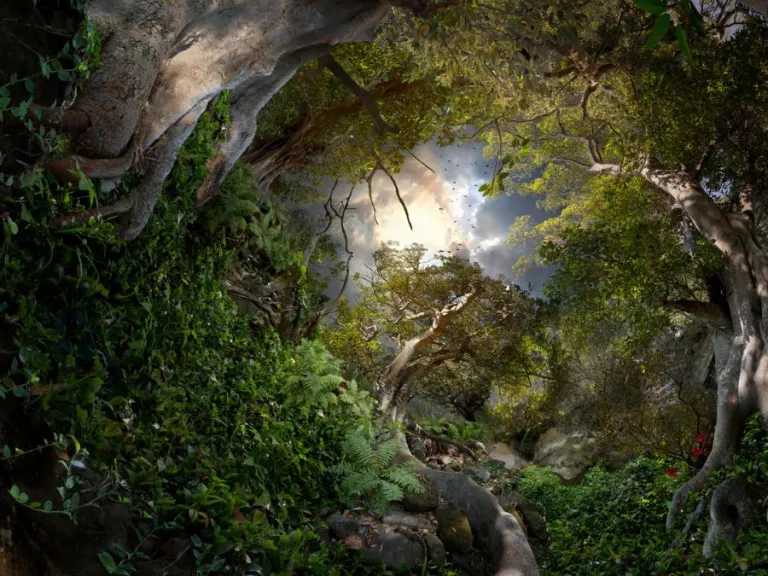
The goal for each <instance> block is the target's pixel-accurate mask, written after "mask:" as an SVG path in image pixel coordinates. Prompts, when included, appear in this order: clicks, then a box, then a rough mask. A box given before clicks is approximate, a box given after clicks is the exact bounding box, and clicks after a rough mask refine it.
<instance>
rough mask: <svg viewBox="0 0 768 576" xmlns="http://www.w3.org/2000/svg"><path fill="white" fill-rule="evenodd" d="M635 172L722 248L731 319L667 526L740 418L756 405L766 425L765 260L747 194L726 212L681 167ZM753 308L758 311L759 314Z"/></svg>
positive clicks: (720, 456) (723, 461)
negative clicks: (706, 414)
mask: <svg viewBox="0 0 768 576" xmlns="http://www.w3.org/2000/svg"><path fill="white" fill-rule="evenodd" d="M641 174H642V175H643V176H644V177H645V178H646V179H647V180H648V181H649V182H651V183H652V184H654V185H656V186H657V187H659V188H660V189H661V190H663V191H665V192H666V193H667V194H669V195H670V196H672V197H673V198H674V199H675V200H676V201H677V202H678V203H679V204H680V205H681V206H682V207H683V209H684V210H685V211H686V213H687V214H688V216H689V217H690V218H691V221H692V222H693V223H694V225H695V226H696V227H697V228H698V230H699V231H700V232H701V233H702V235H704V236H705V237H706V238H708V239H709V240H710V241H711V242H712V243H713V244H714V245H715V246H716V247H717V248H718V249H719V250H720V251H721V252H722V254H723V258H724V261H725V282H726V291H727V296H728V307H729V310H730V315H731V320H732V324H733V332H732V340H731V346H730V351H729V353H728V354H727V358H725V359H724V360H723V359H722V357H723V356H724V355H723V354H720V356H721V360H720V361H719V362H718V366H717V385H718V395H717V422H716V426H715V435H714V439H713V446H712V451H711V452H710V454H709V456H708V458H707V460H706V462H705V464H704V466H703V467H702V469H701V470H699V472H698V473H697V474H696V475H695V476H693V478H691V479H690V480H689V481H688V482H687V483H686V484H684V485H683V486H682V487H681V488H680V490H678V492H677V493H676V494H675V497H674V499H673V502H672V504H671V506H670V510H669V514H668V516H667V527H668V528H669V527H671V525H672V522H673V521H674V519H675V518H676V516H677V515H678V514H679V513H680V511H681V510H682V506H683V504H684V503H685V500H686V498H687V497H688V495H689V494H691V493H695V492H700V491H701V490H703V489H704V488H705V487H706V486H707V482H708V480H709V477H710V476H711V474H712V472H714V471H715V470H717V469H719V468H722V467H724V466H728V465H729V464H730V462H731V459H732V458H733V455H734V453H735V452H736V450H737V448H738V445H739V442H740V440H741V435H742V431H743V427H744V423H745V421H746V419H747V418H748V417H749V416H750V415H751V414H753V413H754V412H755V411H756V410H759V411H760V413H761V415H762V417H763V422H764V423H765V424H766V426H768V355H766V351H765V338H766V335H767V333H766V327H767V320H768V264H767V262H768V260H766V256H765V254H764V253H763V252H762V250H760V248H759V247H758V246H757V244H756V242H755V241H754V239H753V237H752V232H751V219H750V217H749V214H748V212H749V211H750V210H751V198H749V197H748V196H749V195H748V194H746V193H745V194H743V196H744V198H743V201H742V213H740V214H726V213H725V212H723V211H722V210H721V209H720V207H719V206H718V205H717V204H715V202H714V201H713V200H712V198H710V197H709V196H708V195H707V194H706V193H705V192H704V191H703V190H702V189H701V187H700V186H699V184H698V183H697V182H696V181H695V180H694V179H693V178H692V177H691V176H690V175H689V174H688V173H687V172H685V171H684V170H665V169H662V168H661V167H659V166H658V165H657V164H656V163H655V162H653V161H650V162H647V163H646V165H645V166H644V167H643V169H642V170H641ZM746 191H747V189H745V192H746ZM756 310H761V317H758V315H757V313H756ZM710 544H711V543H710Z"/></svg>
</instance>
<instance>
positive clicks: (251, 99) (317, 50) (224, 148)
mask: <svg viewBox="0 0 768 576" xmlns="http://www.w3.org/2000/svg"><path fill="white" fill-rule="evenodd" d="M328 49H329V47H328V46H312V47H309V48H306V49H304V50H299V51H297V52H294V53H292V54H288V55H286V56H283V57H282V58H281V59H280V61H279V62H278V63H277V66H275V69H274V70H273V71H272V73H271V74H270V75H269V76H253V77H251V78H250V79H249V80H248V81H246V82H244V83H243V84H241V85H240V86H238V87H237V88H236V89H234V90H233V91H232V92H231V93H230V96H229V114H230V117H231V119H232V123H231V124H230V125H229V126H228V128H227V138H226V140H225V141H224V142H222V143H220V144H218V145H217V147H216V153H215V155H214V157H213V158H212V159H211V161H210V162H209V166H208V169H209V176H208V178H206V181H205V182H204V183H203V185H202V186H201V187H200V190H198V192H197V200H198V203H200V204H202V203H204V202H206V201H208V200H209V199H210V198H211V197H212V196H213V194H214V193H215V192H216V190H217V189H218V188H219V186H220V185H221V183H222V182H223V180H224V177H225V176H226V175H227V174H228V173H229V171H230V170H231V169H232V166H234V164H235V162H236V161H237V160H238V158H240V157H241V156H242V155H243V153H244V152H245V151H246V150H247V149H248V147H249V146H250V145H251V143H252V142H253V138H254V136H255V135H256V129H257V124H256V117H257V116H258V113H259V110H261V109H262V108H263V107H264V106H265V105H266V103H267V102H269V101H270V100H271V99H272V97H273V96H274V95H275V94H276V93H277V92H278V91H279V90H280V88H282V87H283V86H284V85H285V84H286V83H287V82H288V81H289V80H290V79H291V78H292V77H293V75H294V74H295V73H296V71H297V70H298V69H299V68H300V67H301V66H302V65H304V64H306V63H307V62H311V61H312V60H315V59H316V58H318V57H320V56H322V55H323V54H325V53H327V51H328Z"/></svg>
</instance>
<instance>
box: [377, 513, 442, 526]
mask: <svg viewBox="0 0 768 576" xmlns="http://www.w3.org/2000/svg"><path fill="white" fill-rule="evenodd" d="M381 522H382V523H383V524H388V525H389V526H402V527H403V528H411V529H412V530H429V529H430V528H432V523H431V522H430V521H429V520H427V519H426V518H422V517H421V516H416V515H414V514H408V513H407V512H403V511H402V510H397V509H392V508H390V509H389V510H387V513H386V514H384V517H383V518H382V519H381Z"/></svg>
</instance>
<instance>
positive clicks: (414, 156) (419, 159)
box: [403, 148, 437, 174]
mask: <svg viewBox="0 0 768 576" xmlns="http://www.w3.org/2000/svg"><path fill="white" fill-rule="evenodd" d="M403 150H405V151H406V152H408V154H410V155H411V157H412V158H413V159H414V160H416V161H417V162H418V163H419V164H421V165H422V166H424V168H426V169H427V170H429V171H430V172H432V174H437V172H435V171H434V170H433V169H432V167H431V166H429V165H427V164H426V163H425V162H424V161H423V160H422V159H421V158H419V157H418V156H416V154H414V153H413V152H411V151H410V150H408V148H403Z"/></svg>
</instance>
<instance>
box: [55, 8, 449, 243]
mask: <svg viewBox="0 0 768 576" xmlns="http://www.w3.org/2000/svg"><path fill="white" fill-rule="evenodd" d="M393 4H394V5H397V6H400V7H403V8H407V9H409V10H412V11H413V12H414V13H417V14H428V13H430V12H431V11H432V10H433V9H435V8H437V6H433V5H432V4H431V3H430V2H422V1H421V0H412V1H410V0H398V1H391V2H385V1H382V0H364V1H361V2H354V3H344V4H339V3H338V2H336V1H334V0H328V1H323V2H319V3H318V2H309V1H304V0H296V1H295V2H294V3H292V4H290V5H288V6H285V5H283V4H271V5H264V4H262V3H255V2H248V1H245V0H226V1H222V2H219V1H213V2H200V1H198V0H183V1H181V2H178V3H170V4H169V3H166V2H158V1H157V0H142V1H140V2H127V1H120V2H112V1H107V0H95V1H94V2H91V3H90V4H89V16H90V18H92V19H93V20H94V22H95V24H96V25H97V26H98V28H99V29H100V30H101V32H102V37H103V38H104V39H105V41H104V46H103V52H102V60H103V62H104V65H103V66H102V67H101V68H100V69H98V70H97V71H95V73H94V74H93V75H92V76H91V77H90V79H89V80H88V81H87V82H86V84H85V86H84V87H83V90H82V91H81V93H80V95H79V97H78V98H77V101H76V102H75V104H74V106H73V107H72V108H70V109H69V110H68V111H67V113H66V114H65V115H64V118H59V119H58V124H59V125H61V126H70V127H72V130H71V132H72V133H71V137H72V142H73V147H74V152H75V154H74V155H72V156H70V157H67V158H63V159H60V160H58V161H56V162H54V163H53V164H52V165H51V167H50V168H51V170H52V171H53V172H54V173H55V174H57V175H58V176H59V177H63V178H66V177H68V176H69V171H70V170H71V169H73V168H79V169H80V170H82V171H83V172H85V173H86V174H87V175H89V176H91V177H93V178H116V177H120V176H121V175H122V173H123V172H124V171H125V170H127V169H128V168H129V167H131V166H132V165H133V164H135V163H136V161H137V160H138V161H141V160H142V159H143V161H141V163H142V164H143V169H144V175H143V178H142V180H141V183H140V185H139V188H138V190H137V191H136V192H134V193H133V194H132V195H131V196H130V197H129V198H126V199H123V200H122V201H121V202H120V203H119V204H117V205H115V206H113V207H106V209H105V210H103V213H104V214H107V215H111V216H114V215H121V214H122V215H123V221H122V224H121V230H122V235H123V236H124V237H125V238H129V239H130V238H135V237H136V236H137V235H138V234H140V233H141V231H142V230H143V228H144V226H145V225H146V222H147V220H148V219H149V217H150V216H151V214H152V211H153V209H154V206H155V203H156V201H157V198H158V196H159V195H160V193H161V191H162V184H163V182H164V181H165V179H166V177H167V176H168V174H169V173H170V171H171V168H172V167H173V164H174V162H175V159H176V156H177V153H178V151H179V149H180V147H181V145H182V144H183V143H184V141H185V140H186V138H187V137H188V136H189V134H190V133H191V132H192V130H193V129H194V126H195V124H196V122H197V120H198V118H199V117H200V115H201V114H202V113H203V112H204V111H205V109H206V107H207V105H208V103H209V102H210V101H211V100H212V99H214V98H216V97H217V96H218V95H219V94H220V93H221V92H222V91H223V90H230V91H231V93H232V98H233V102H234V112H233V117H234V120H235V121H234V124H233V128H232V130H231V134H230V138H229V145H227V146H225V147H223V149H222V151H221V155H222V156H223V158H222V157H220V158H219V159H218V160H217V167H216V170H215V172H216V174H215V179H216V180H217V181H219V182H220V181H221V180H222V179H223V177H222V176H221V174H225V173H226V172H227V171H228V169H229V168H231V166H232V165H233V164H234V161H235V160H236V159H237V157H239V155H240V154H241V153H242V152H243V151H244V150H245V149H246V148H247V146H248V144H249V143H250V141H251V139H252V138H253V134H254V132H255V120H256V115H257V113H258V111H259V110H260V109H261V108H262V107H263V106H264V104H266V102H268V101H269V99H270V98H271V97H272V96H273V95H274V94H275V93H276V92H277V91H278V90H279V88H280V87H282V86H283V85H284V84H285V83H286V82H287V81H288V80H289V79H290V78H291V77H292V76H293V74H294V73H295V72H296V70H297V69H298V68H299V67H300V66H301V65H302V64H304V63H305V62H307V61H309V60H312V59H315V58H317V57H319V56H321V55H322V54H324V53H327V51H328V49H329V48H330V47H331V46H333V45H335V44H338V43H341V42H355V41H369V40H371V39H372V37H373V33H374V32H375V29H376V26H378V24H379V23H380V22H381V20H382V18H383V17H384V15H385V14H386V13H387V11H388V10H389V8H390V7H391V5H393ZM150 149H151V152H149V151H150Z"/></svg>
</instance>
